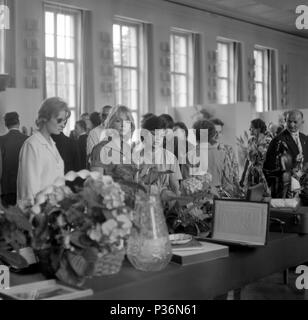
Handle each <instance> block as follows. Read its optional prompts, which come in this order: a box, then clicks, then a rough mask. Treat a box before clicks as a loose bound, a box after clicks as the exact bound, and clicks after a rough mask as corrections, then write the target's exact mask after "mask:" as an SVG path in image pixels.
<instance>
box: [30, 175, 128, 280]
mask: <svg viewBox="0 0 308 320" xmlns="http://www.w3.org/2000/svg"><path fill="white" fill-rule="evenodd" d="M77 176H78V177H81V178H83V179H85V182H84V184H83V187H82V188H81V189H80V190H79V191H78V192H75V193H74V192H72V191H71V190H70V189H69V188H68V187H67V186H65V185H64V184H63V183H62V184H61V183H59V184H57V183H56V184H55V185H54V186H51V187H49V188H47V189H46V190H43V191H42V192H40V193H39V194H38V195H37V196H36V199H35V204H34V206H32V207H31V208H30V212H31V216H32V218H31V221H32V225H33V228H34V231H33V238H32V246H33V248H34V249H35V250H36V252H37V253H38V257H39V260H40V262H41V264H42V267H43V269H42V270H43V271H45V272H44V273H45V274H47V275H49V276H56V277H57V278H58V279H59V280H61V281H63V282H66V283H68V284H72V285H82V284H83V283H84V281H85V279H86V278H87V277H91V276H95V275H101V274H110V273H115V272H118V271H119V270H120V267H121V263H122V261H123V259H124V255H125V243H126V240H127V237H128V236H129V234H130V229H131V225H132V224H131V219H130V214H131V209H130V208H129V207H128V206H126V205H125V202H124V200H125V194H124V192H123V191H122V189H121V187H120V185H119V184H118V183H116V182H114V181H113V179H112V178H111V177H109V176H103V175H102V174H100V173H98V172H95V173H90V172H88V171H82V172H80V173H78V174H77V173H74V172H70V173H68V174H67V175H66V180H68V181H73V180H74V179H75V178H76V177H77ZM46 267H47V268H46Z"/></svg>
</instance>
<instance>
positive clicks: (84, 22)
mask: <svg viewBox="0 0 308 320" xmlns="http://www.w3.org/2000/svg"><path fill="white" fill-rule="evenodd" d="M92 48H93V40H92V13H91V12H90V11H82V13H81V52H80V57H81V58H80V73H79V77H80V79H79V86H80V90H79V93H80V94H79V101H78V102H79V103H78V105H79V106H80V113H81V114H82V113H84V112H92V111H93V110H94V79H93V74H94V73H93V50H92Z"/></svg>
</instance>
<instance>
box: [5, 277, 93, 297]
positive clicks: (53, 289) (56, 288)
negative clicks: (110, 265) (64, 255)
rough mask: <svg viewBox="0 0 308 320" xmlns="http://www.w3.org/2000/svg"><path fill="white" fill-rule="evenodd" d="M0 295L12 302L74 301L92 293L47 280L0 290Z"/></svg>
mask: <svg viewBox="0 0 308 320" xmlns="http://www.w3.org/2000/svg"><path fill="white" fill-rule="evenodd" d="M0 295H1V296H2V297H3V298H4V299H5V298H7V299H14V300H74V299H79V298H83V297H87V296H91V295H93V291H92V289H75V288H73V287H69V286H66V285H64V284H61V283H59V282H57V281H56V280H47V281H39V282H33V283H29V284H23V285H19V286H15V287H11V288H10V289H4V290H0Z"/></svg>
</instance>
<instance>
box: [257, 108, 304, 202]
mask: <svg viewBox="0 0 308 320" xmlns="http://www.w3.org/2000/svg"><path fill="white" fill-rule="evenodd" d="M286 120H287V122H286V129H285V130H283V131H282V132H281V133H280V134H279V135H278V136H276V137H275V138H274V139H273V140H272V141H271V143H270V145H269V147H268V149H267V153H266V158H265V161H264V165H263V170H264V173H265V176H266V178H267V181H268V184H269V187H270V188H271V189H272V197H277V198H278V197H279V198H280V197H283V195H284V194H283V192H282V187H283V186H282V184H283V183H285V182H286V181H284V177H286V176H289V177H290V176H291V174H296V172H297V171H300V170H301V169H302V168H303V166H304V165H305V164H307V163H308V143H307V137H306V136H305V135H304V134H303V133H301V132H300V129H301V127H302V124H303V122H304V119H303V113H302V112H301V111H299V110H291V111H290V112H288V114H287V119H286ZM286 173H289V174H288V175H286ZM277 183H278V186H277ZM274 184H276V187H275V186H274Z"/></svg>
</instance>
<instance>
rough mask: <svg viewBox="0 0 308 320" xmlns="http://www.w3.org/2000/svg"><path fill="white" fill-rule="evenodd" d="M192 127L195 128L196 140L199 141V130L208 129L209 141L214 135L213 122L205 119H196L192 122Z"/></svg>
mask: <svg viewBox="0 0 308 320" xmlns="http://www.w3.org/2000/svg"><path fill="white" fill-rule="evenodd" d="M193 128H194V129H195V130H196V140H197V142H200V132H201V130H208V141H211V140H212V139H213V138H214V137H215V135H216V129H215V126H214V124H213V123H212V122H211V121H209V120H206V119H202V120H198V121H196V122H195V123H194V125H193Z"/></svg>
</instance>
